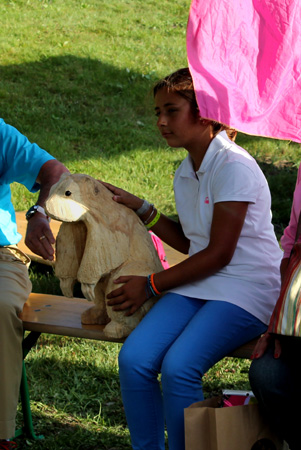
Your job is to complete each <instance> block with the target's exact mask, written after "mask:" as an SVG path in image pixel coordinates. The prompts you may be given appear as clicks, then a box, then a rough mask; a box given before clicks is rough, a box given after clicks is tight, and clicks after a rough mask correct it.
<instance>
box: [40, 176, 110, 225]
mask: <svg viewBox="0 0 301 450" xmlns="http://www.w3.org/2000/svg"><path fill="white" fill-rule="evenodd" d="M100 190H104V191H107V189H106V188H105V187H104V186H102V185H101V184H100V183H99V182H98V181H96V180H95V179H93V178H92V177H90V176H88V175H83V174H73V175H70V174H63V175H62V176H61V178H60V180H59V181H58V182H57V183H56V184H55V185H53V186H52V188H51V190H50V193H49V197H48V199H47V201H46V205H45V206H46V208H45V209H46V211H47V214H48V215H49V216H51V217H52V218H54V219H56V220H60V221H62V222H77V221H79V220H84V217H85V214H86V213H87V211H89V210H90V211H91V210H93V200H95V197H98V195H99V192H100ZM104 193H105V196H107V195H109V193H107V192H104ZM110 197H112V196H110ZM97 201H98V202H99V198H97Z"/></svg>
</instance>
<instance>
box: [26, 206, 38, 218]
mask: <svg viewBox="0 0 301 450" xmlns="http://www.w3.org/2000/svg"><path fill="white" fill-rule="evenodd" d="M37 209H38V207H37V206H36V205H34V206H32V207H31V208H29V210H28V211H27V213H26V214H25V217H26V219H27V220H29V219H30V218H31V217H32V216H33V215H34V214H35V213H36V212H37Z"/></svg>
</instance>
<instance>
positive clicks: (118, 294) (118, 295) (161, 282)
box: [108, 202, 248, 314]
mask: <svg viewBox="0 0 301 450" xmlns="http://www.w3.org/2000/svg"><path fill="white" fill-rule="evenodd" d="M247 209H248V203H246V202H221V203H217V204H215V206H214V212H213V219H212V226H211V234H210V242H209V244H208V246H207V248H205V249H204V250H202V251H200V252H198V253H196V254H195V255H193V256H191V257H190V258H188V259H186V260H185V261H183V262H181V263H179V264H177V265H175V266H173V267H171V268H169V269H167V270H164V271H162V272H158V273H156V274H155V275H154V283H155V286H156V288H157V289H158V290H159V291H160V292H162V291H166V290H168V289H172V288H174V287H177V286H180V285H183V284H187V283H191V282H193V281H196V280H200V279H203V278H206V277H208V276H210V275H213V274H214V273H216V272H218V271H219V270H221V269H222V268H223V267H224V266H226V265H227V264H229V263H230V261H231V259H232V257H233V254H234V251H235V249H236V246H237V241H238V239H239V236H240V233H241V230H242V227H243V224H244V220H245V217H246V213H247ZM154 231H155V228H154ZM155 232H156V231H155ZM146 280H147V279H146V277H137V276H128V277H120V278H118V279H117V280H115V282H116V283H118V284H120V283H122V286H121V287H119V288H118V289H115V290H114V291H112V292H111V293H110V294H109V295H108V299H109V302H108V304H109V305H110V306H114V309H115V310H116V311H117V310H126V309H129V313H130V314H132V313H133V312H135V311H136V310H137V309H138V308H139V307H140V306H141V305H142V304H143V303H144V301H145V300H146V299H147V297H146V294H145V286H146Z"/></svg>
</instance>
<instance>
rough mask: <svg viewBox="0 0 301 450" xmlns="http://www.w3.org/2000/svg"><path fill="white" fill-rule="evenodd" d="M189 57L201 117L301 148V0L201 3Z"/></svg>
mask: <svg viewBox="0 0 301 450" xmlns="http://www.w3.org/2000/svg"><path fill="white" fill-rule="evenodd" d="M187 54H188V63H189V68H190V71H191V74H192V77H193V81H194V86H195V90H196V95H197V101H198V105H199V108H200V113H201V116H203V117H206V118H210V119H214V120H217V121H219V122H222V123H224V124H226V125H230V126H231V127H233V128H236V129H237V130H239V131H242V132H244V133H248V134H254V135H259V136H267V137H273V138H278V139H288V140H292V141H296V142H301V1H300V0H209V1H208V0H193V1H192V4H191V9H190V14H189V20H188V27H187Z"/></svg>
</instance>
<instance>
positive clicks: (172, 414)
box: [119, 293, 266, 450]
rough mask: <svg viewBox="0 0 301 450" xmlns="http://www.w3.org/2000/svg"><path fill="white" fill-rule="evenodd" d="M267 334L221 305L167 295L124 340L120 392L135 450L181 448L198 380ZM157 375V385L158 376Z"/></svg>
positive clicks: (197, 398)
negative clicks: (243, 346) (227, 357)
mask: <svg viewBox="0 0 301 450" xmlns="http://www.w3.org/2000/svg"><path fill="white" fill-rule="evenodd" d="M265 330H266V325H265V324H263V323H262V322H261V321H259V320H258V319H256V318H255V317H254V316H252V315H251V314H249V313H248V312H246V311H244V310H243V309H241V308H239V307H238V306H235V305H232V304H230V303H227V302H223V301H203V300H199V299H194V298H189V297H184V296H181V295H177V294H172V293H169V294H166V295H165V296H164V297H162V298H161V299H160V300H159V301H158V302H157V303H156V304H155V306H154V307H153V308H152V309H151V310H150V311H149V312H148V314H147V315H146V316H145V317H144V319H143V320H142V322H141V323H140V324H139V325H138V327H137V328H136V329H135V330H134V331H133V332H132V333H131V334H130V336H129V337H128V338H127V340H126V341H125V343H124V345H123V347H122V349H121V352H120V355H119V374H120V383H121V393H122V399H123V404H124V408H125V414H126V418H127V423H128V426H129V430H130V434H131V439H132V446H133V449H134V450H163V449H164V448H165V445H164V423H165V421H166V426H167V431H168V440H169V449H170V450H184V448H185V444H184V408H186V407H188V406H189V405H191V404H192V403H194V402H197V401H201V400H203V392H202V382H201V380H202V376H203V375H204V374H205V373H206V372H207V371H208V369H210V367H212V366H213V365H214V364H215V363H216V362H217V361H219V360H220V359H222V358H223V357H224V356H225V355H227V354H228V353H229V352H231V351H232V350H234V349H235V348H237V347H238V346H240V345H242V344H244V343H245V342H247V341H249V340H251V339H252V338H255V337H256V336H258V335H259V334H261V333H262V332H264V331H265ZM160 372H161V383H162V390H161V388H160V383H159V380H158V374H159V373H160Z"/></svg>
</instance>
